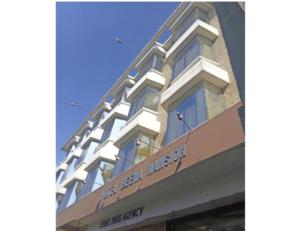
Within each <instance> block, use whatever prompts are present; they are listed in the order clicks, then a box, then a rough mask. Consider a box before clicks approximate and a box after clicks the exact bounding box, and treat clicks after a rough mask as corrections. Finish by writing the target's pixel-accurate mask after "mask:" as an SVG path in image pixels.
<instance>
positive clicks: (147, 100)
mask: <svg viewBox="0 0 300 231" xmlns="http://www.w3.org/2000/svg"><path fill="white" fill-rule="evenodd" d="M159 96H160V93H159V91H158V90H157V89H155V88H152V87H146V88H144V89H143V90H142V91H141V92H140V93H139V94H138V95H137V96H136V97H135V98H134V99H133V102H132V103H131V107H130V111H129V116H128V118H131V117H132V116H133V115H135V114H136V113H137V112H138V111H139V110H140V109H141V108H142V107H146V108H149V109H151V110H153V111H156V110H157V106H158V103H159Z"/></svg>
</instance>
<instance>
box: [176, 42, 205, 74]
mask: <svg viewBox="0 0 300 231" xmlns="http://www.w3.org/2000/svg"><path fill="white" fill-rule="evenodd" d="M201 50H202V45H201V42H200V40H199V38H198V37H195V38H194V39H193V40H192V41H191V42H190V43H189V44H188V45H186V46H185V47H184V48H183V50H182V51H181V52H180V53H179V54H178V55H177V56H176V57H175V61H174V65H173V68H172V69H173V71H172V79H175V78H176V77H177V76H178V75H179V74H180V73H181V72H182V71H183V70H184V69H185V68H186V67H187V66H188V65H189V64H190V63H191V62H192V61H194V60H195V59H196V58H197V57H198V56H200V54H201Z"/></svg>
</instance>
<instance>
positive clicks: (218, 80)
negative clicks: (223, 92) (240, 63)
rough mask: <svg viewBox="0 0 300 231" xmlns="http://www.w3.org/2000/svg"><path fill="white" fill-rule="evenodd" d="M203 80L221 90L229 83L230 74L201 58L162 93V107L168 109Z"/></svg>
mask: <svg viewBox="0 0 300 231" xmlns="http://www.w3.org/2000/svg"><path fill="white" fill-rule="evenodd" d="M202 80H206V81H208V82H210V83H212V84H213V85H215V86H217V87H219V88H224V87H226V86H227V84H228V83H229V77H228V73H227V72H226V71H225V70H223V69H221V68H219V67H218V66H216V65H215V64H212V63H211V62H209V61H207V60H205V59H203V58H201V57H199V58H197V59H196V60H195V61H194V62H193V63H192V64H191V66H190V67H187V68H186V70H185V71H183V73H181V74H180V75H179V76H178V77H177V78H176V79H175V80H173V82H171V86H170V87H169V88H168V89H167V90H166V91H164V92H163V93H162V95H161V104H162V106H163V107H164V108H168V107H169V105H170V104H172V103H173V102H175V101H176V100H178V99H179V98H180V97H181V96H182V95H183V94H184V93H186V92H187V91H188V90H190V89H191V88H192V87H194V86H195V85H196V84H198V83H199V82H200V81H202Z"/></svg>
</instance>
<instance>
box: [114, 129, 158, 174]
mask: <svg viewBox="0 0 300 231" xmlns="http://www.w3.org/2000/svg"><path fill="white" fill-rule="evenodd" d="M137 137H138V138H139V140H140V141H141V142H139V144H137V142H136V141H137ZM152 146H153V139H152V138H151V137H149V136H147V135H143V134H140V135H138V136H134V138H132V139H131V140H130V141H129V143H127V144H125V145H124V146H123V147H122V148H121V149H120V151H119V155H118V156H119V160H118V161H117V163H116V166H115V168H114V171H113V176H117V175H119V174H121V173H122V172H124V171H126V170H127V169H128V168H130V167H131V166H132V165H134V164H137V163H139V162H141V161H143V160H144V159H146V158H147V157H148V156H150V155H151V154H152V152H153V147H152Z"/></svg>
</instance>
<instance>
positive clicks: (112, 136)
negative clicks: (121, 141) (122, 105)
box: [108, 119, 126, 140]
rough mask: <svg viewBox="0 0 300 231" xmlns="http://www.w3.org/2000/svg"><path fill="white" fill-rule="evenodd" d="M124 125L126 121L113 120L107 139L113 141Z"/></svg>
mask: <svg viewBox="0 0 300 231" xmlns="http://www.w3.org/2000/svg"><path fill="white" fill-rule="evenodd" d="M125 124H126V120H122V119H114V123H113V127H112V129H111V132H110V135H109V137H108V138H109V139H112V140H114V139H115V138H116V137H117V136H118V135H119V133H120V130H121V128H122V127H123V126H124V125H125Z"/></svg>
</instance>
